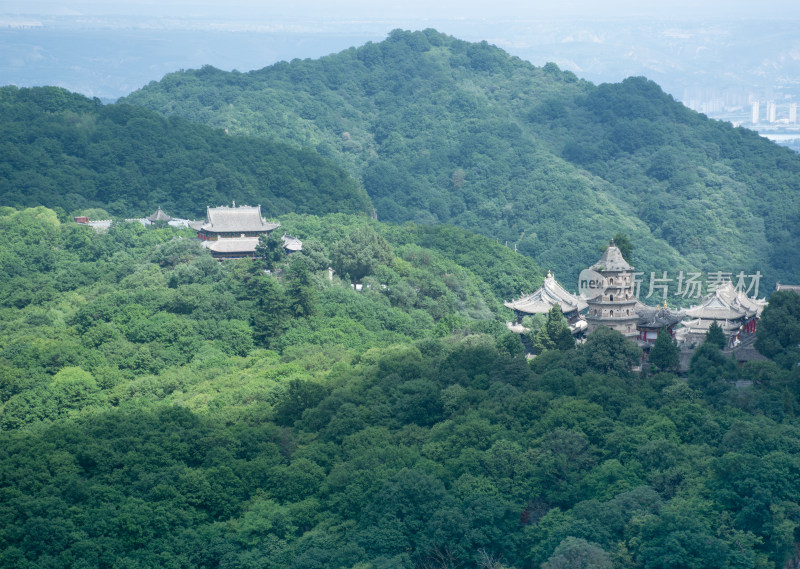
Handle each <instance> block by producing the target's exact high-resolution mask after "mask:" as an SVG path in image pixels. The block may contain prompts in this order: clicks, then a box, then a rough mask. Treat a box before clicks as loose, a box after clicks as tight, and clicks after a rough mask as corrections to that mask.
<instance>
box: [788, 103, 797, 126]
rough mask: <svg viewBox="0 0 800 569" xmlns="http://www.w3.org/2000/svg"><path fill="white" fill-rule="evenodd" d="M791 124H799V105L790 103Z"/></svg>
mask: <svg viewBox="0 0 800 569" xmlns="http://www.w3.org/2000/svg"><path fill="white" fill-rule="evenodd" d="M789 124H797V103H789Z"/></svg>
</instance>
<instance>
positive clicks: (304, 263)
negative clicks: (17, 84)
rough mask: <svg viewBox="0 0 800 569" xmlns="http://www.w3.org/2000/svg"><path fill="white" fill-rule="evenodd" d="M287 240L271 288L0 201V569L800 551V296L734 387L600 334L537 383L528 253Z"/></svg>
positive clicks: (728, 562) (467, 242)
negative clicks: (354, 283)
mask: <svg viewBox="0 0 800 569" xmlns="http://www.w3.org/2000/svg"><path fill="white" fill-rule="evenodd" d="M280 221H281V223H282V224H283V225H284V226H285V227H287V228H288V229H289V230H291V231H292V232H293V233H294V234H297V235H298V236H299V237H301V238H302V239H303V240H304V251H303V252H302V253H299V254H294V255H291V256H290V257H289V258H287V259H285V261H284V264H283V266H282V267H280V270H277V271H274V272H273V274H271V275H268V274H265V273H264V271H263V270H262V268H263V265H261V262H260V261H251V260H240V261H231V262H225V263H219V262H217V261H214V260H212V259H211V258H210V256H209V255H208V252H207V251H206V250H205V249H203V248H201V247H199V245H198V243H197V241H196V240H194V239H191V238H189V237H190V235H188V234H186V233H183V232H181V231H179V230H175V229H171V228H164V229H151V228H144V227H142V226H141V225H139V224H137V223H119V224H116V225H114V226H112V228H111V229H110V230H109V231H108V232H107V233H105V234H97V233H94V232H93V231H91V230H90V229H88V228H86V227H82V226H79V225H77V224H74V223H61V222H60V221H59V219H58V216H57V214H56V213H55V212H54V211H52V210H48V209H45V208H42V207H39V208H33V209H25V210H14V209H11V208H4V209H0V228H2V232H3V236H4V239H3V241H2V243H0V264H2V267H0V268H2V273H0V274H2V275H3V277H2V279H0V285H1V286H2V291H0V292H2V294H0V315H1V316H2V317H0V327H1V328H2V332H1V333H0V566H1V567H14V568H20V569H27V568H31V569H32V568H37V569H38V568H61V567H70V568H81V567H87V568H88V567H92V568H120V569H121V568H126V569H129V568H139V567H140V568H148V569H152V568H157V567H163V568H186V569H189V568H192V569H195V568H256V567H258V568H263V567H268V568H269V567H275V568H281V569H283V568H296V569H300V568H315V569H317V568H319V569H322V568H325V569H329V568H359V569H367V568H375V569H377V568H389V567H392V568H409V569H411V568H420V569H423V568H433V567H435V568H455V567H464V568H494V569H499V568H500V567H505V568H507V569H510V568H517V569H523V568H525V569H527V568H535V567H540V566H541V567H545V568H551V569H554V568H565V567H576V566H580V567H598V568H600V567H620V568H639V567H641V568H676V569H677V568H686V567H691V568H698V569H700V568H703V569H706V568H715V567H719V568H745V567H753V568H771V567H776V568H780V567H784V565H785V563H786V562H787V561H788V560H789V559H791V558H793V557H794V556H795V555H796V543H797V542H798V539H799V537H800V536H798V531H799V530H798V528H799V527H800V506H798V504H799V503H800V452H799V451H800V423H798V420H797V419H796V416H797V414H798V412H800V399H798V396H800V392H798V389H799V388H798V386H799V385H800V368H798V367H797V365H796V360H797V353H796V344H797V343H798V342H800V324H798V321H800V298H799V297H798V296H797V295H796V294H795V293H775V294H774V295H773V298H775V302H774V303H772V304H771V306H770V307H768V308H767V310H766V312H765V315H764V319H763V322H764V323H765V325H763V326H760V328H759V341H760V342H761V344H762V345H763V346H764V351H765V353H767V354H769V355H770V357H774V358H775V359H774V361H765V362H754V363H751V364H748V365H746V366H745V367H744V368H742V369H741V370H738V369H737V368H736V365H735V364H733V363H732V362H731V361H729V360H727V359H726V358H725V357H724V356H722V354H721V352H720V350H719V347H718V346H716V345H715V344H714V342H709V343H708V344H707V345H703V346H702V347H701V349H700V350H698V352H697V355H696V357H695V358H694V359H693V361H692V365H691V368H690V370H689V373H688V376H687V377H686V378H679V377H676V376H675V375H672V374H670V373H657V370H656V369H655V368H654V369H652V370H650V371H649V372H648V370H646V373H644V374H638V373H636V374H634V373H632V372H631V367H632V365H633V364H636V363H638V362H639V361H640V356H641V352H640V351H639V350H638V348H637V347H636V346H635V345H634V344H632V343H629V342H627V341H626V340H624V339H623V338H622V336H620V335H619V334H617V333H615V332H611V331H600V332H597V333H596V334H594V335H592V336H591V337H590V339H589V341H587V342H586V343H585V344H583V345H581V346H580V347H579V348H573V347H571V346H562V347H561V348H562V349H555V348H554V349H550V350H547V351H545V352H543V353H542V354H541V355H540V356H539V357H537V358H536V359H535V360H533V362H532V363H529V362H528V361H527V360H526V358H525V357H524V355H523V349H522V345H521V343H520V340H519V336H517V335H513V334H510V333H508V332H507V331H506V329H505V326H504V325H503V320H504V319H506V318H508V317H509V316H510V315H509V314H508V313H507V312H506V309H505V308H504V307H502V304H501V303H500V300H499V299H498V293H497V292H496V291H506V290H517V289H519V288H520V287H523V286H524V285H525V284H526V283H527V284H529V286H530V287H535V286H536V285H538V284H539V283H540V282H541V272H542V270H541V268H539V267H538V266H536V265H535V264H534V263H533V262H532V261H531V260H530V259H529V258H527V257H525V256H522V255H519V254H515V253H513V252H512V251H510V250H509V249H507V248H505V247H503V246H501V245H498V244H496V243H495V242H494V241H493V240H491V239H489V238H485V237H480V236H476V235H473V234H470V233H468V232H466V231H463V230H460V229H456V228H452V227H431V226H417V225H413V224H407V225H403V226H397V225H389V224H382V223H378V222H375V221H371V220H368V219H366V218H365V217H363V216H347V215H342V214H337V215H328V216H325V217H315V216H308V215H299V214H293V215H289V216H284V217H282V218H281V219H280ZM329 265H334V266H338V267H342V268H343V269H347V270H348V271H352V272H353V273H355V272H358V274H359V275H360V280H361V283H362V284H363V285H364V287H363V289H362V291H361V292H356V291H355V290H353V288H352V287H351V286H350V284H349V282H348V281H347V280H342V279H339V277H338V276H334V277H333V279H332V280H331V279H329V277H328V272H327V271H326V270H324V268H325V267H327V266H329ZM350 276H352V274H351V275H350ZM665 365H666V364H665ZM735 379H741V380H744V382H745V383H747V382H752V383H751V384H750V385H749V386H747V385H745V384H744V383H740V386H739V387H735V386H734V384H733V383H732V382H731V381H732V380H735ZM742 385H744V386H742ZM576 563H578V565H576ZM542 564H544V565H542Z"/></svg>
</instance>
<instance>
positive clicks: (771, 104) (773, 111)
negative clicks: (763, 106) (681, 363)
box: [767, 101, 778, 123]
mask: <svg viewBox="0 0 800 569" xmlns="http://www.w3.org/2000/svg"><path fill="white" fill-rule="evenodd" d="M777 107H778V106H777V105H776V104H775V101H767V122H769V123H774V122H775V120H776V117H777V114H778V112H777Z"/></svg>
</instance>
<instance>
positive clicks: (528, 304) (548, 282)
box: [504, 271, 588, 314]
mask: <svg viewBox="0 0 800 569" xmlns="http://www.w3.org/2000/svg"><path fill="white" fill-rule="evenodd" d="M504 304H505V305H506V306H507V307H508V308H510V309H511V310H516V311H518V312H524V313H526V314H546V313H548V312H550V309H551V308H553V306H555V305H556V304H558V305H559V306H560V307H561V312H563V313H564V314H566V313H568V312H572V311H573V310H577V311H578V312H580V311H581V310H583V309H584V308H586V307H587V306H588V305H587V304H586V301H585V300H583V299H582V298H580V297H578V296H575V295H574V294H570V293H569V292H567V291H566V290H565V289H564V287H562V286H561V285H560V284H558V282H556V279H555V277H554V276H553V275H552V274H551V273H550V271H548V272H547V277H545V279H544V284H542V286H541V287H540V288H539V289H538V290H536V292H534V293H532V294H528V295H525V296H523V297H522V298H519V299H517V300H514V301H511V302H506V303H504Z"/></svg>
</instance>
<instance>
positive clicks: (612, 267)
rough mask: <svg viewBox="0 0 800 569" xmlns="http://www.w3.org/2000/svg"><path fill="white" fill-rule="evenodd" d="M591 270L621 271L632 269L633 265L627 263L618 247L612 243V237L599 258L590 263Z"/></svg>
mask: <svg viewBox="0 0 800 569" xmlns="http://www.w3.org/2000/svg"><path fill="white" fill-rule="evenodd" d="M591 268H592V270H593V271H597V272H603V271H615V272H623V271H633V267H632V266H630V265H629V264H628V262H627V261H626V260H625V259H624V258H623V257H622V253H621V252H620V250H619V248H618V247H617V246H616V245H614V240H613V239H612V240H611V242H610V243H609V245H608V248H606V250H605V251H603V255H602V256H601V257H600V260H599V261H597V262H596V263H595V264H594V265H592V267H591Z"/></svg>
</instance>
